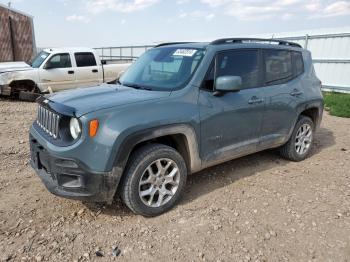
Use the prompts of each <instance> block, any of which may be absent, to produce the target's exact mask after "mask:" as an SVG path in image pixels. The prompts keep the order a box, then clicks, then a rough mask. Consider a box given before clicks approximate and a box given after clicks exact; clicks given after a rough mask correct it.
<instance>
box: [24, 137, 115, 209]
mask: <svg viewBox="0 0 350 262" xmlns="http://www.w3.org/2000/svg"><path fill="white" fill-rule="evenodd" d="M29 140H30V152H31V160H30V163H31V166H32V167H33V169H34V170H35V171H36V173H37V174H38V176H39V177H40V179H41V181H42V182H43V183H44V185H45V186H46V188H47V189H48V190H49V191H50V192H51V193H52V194H54V195H57V196H61V197H65V198H70V199H76V200H82V201H88V202H107V203H111V202H112V201H113V197H114V195H115V193H116V189H117V187H118V184H119V181H120V177H121V174H122V172H121V171H120V170H118V169H117V168H114V169H113V170H112V171H111V172H93V171H89V170H88V169H87V168H86V166H85V165H84V164H83V163H79V162H78V161H76V160H73V159H66V158H60V157H58V156H54V155H53V154H50V153H49V152H48V151H47V150H46V149H45V148H44V147H43V146H42V145H41V144H40V143H39V142H38V140H37V139H35V138H34V137H33V136H32V135H30V137H29Z"/></svg>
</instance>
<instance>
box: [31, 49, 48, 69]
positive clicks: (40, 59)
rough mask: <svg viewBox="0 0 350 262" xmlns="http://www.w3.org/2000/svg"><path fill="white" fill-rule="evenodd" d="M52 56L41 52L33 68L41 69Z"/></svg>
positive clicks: (33, 62) (34, 60) (33, 63)
mask: <svg viewBox="0 0 350 262" xmlns="http://www.w3.org/2000/svg"><path fill="white" fill-rule="evenodd" d="M49 55H50V54H49V53H48V52H45V51H41V52H40V53H39V54H38V55H37V56H36V57H35V58H34V59H33V61H32V67H33V68H39V67H40V66H41V64H42V63H43V62H44V61H45V59H46V58H47V57H48V56H49Z"/></svg>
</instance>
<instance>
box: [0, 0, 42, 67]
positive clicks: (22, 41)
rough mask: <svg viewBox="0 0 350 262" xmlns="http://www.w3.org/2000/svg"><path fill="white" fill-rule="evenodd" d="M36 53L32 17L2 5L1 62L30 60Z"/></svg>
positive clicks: (0, 18)
mask: <svg viewBox="0 0 350 262" xmlns="http://www.w3.org/2000/svg"><path fill="white" fill-rule="evenodd" d="M35 53H36V46H35V37H34V28H33V20H32V17H30V16H27V15H25V14H22V13H19V12H17V11H14V10H12V9H9V8H7V7H5V6H2V5H0V62H8V61H26V62H30V60H31V59H32V57H33V56H34V55H35Z"/></svg>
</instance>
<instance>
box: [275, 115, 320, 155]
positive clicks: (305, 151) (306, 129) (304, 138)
mask: <svg viewBox="0 0 350 262" xmlns="http://www.w3.org/2000/svg"><path fill="white" fill-rule="evenodd" d="M314 131H315V124H314V122H313V121H312V120H311V118H310V117H307V116H300V117H299V120H298V122H297V123H296V125H295V127H294V130H293V133H292V135H291V137H290V139H289V140H288V142H287V143H286V144H285V145H283V146H282V147H281V148H280V154H281V156H282V157H283V158H286V159H288V160H291V161H295V162H299V161H302V160H304V159H306V158H307V157H308V156H309V154H310V152H311V149H312V145H313V139H314Z"/></svg>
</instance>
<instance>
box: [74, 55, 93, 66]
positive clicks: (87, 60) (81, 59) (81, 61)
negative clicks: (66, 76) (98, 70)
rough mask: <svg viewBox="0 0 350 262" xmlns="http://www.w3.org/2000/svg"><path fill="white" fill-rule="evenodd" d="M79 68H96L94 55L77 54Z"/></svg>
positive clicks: (76, 59)
mask: <svg viewBox="0 0 350 262" xmlns="http://www.w3.org/2000/svg"><path fill="white" fill-rule="evenodd" d="M74 56H75V61H76V62H77V67H86V66H96V59H95V56H94V54H93V53H75V54H74Z"/></svg>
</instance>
